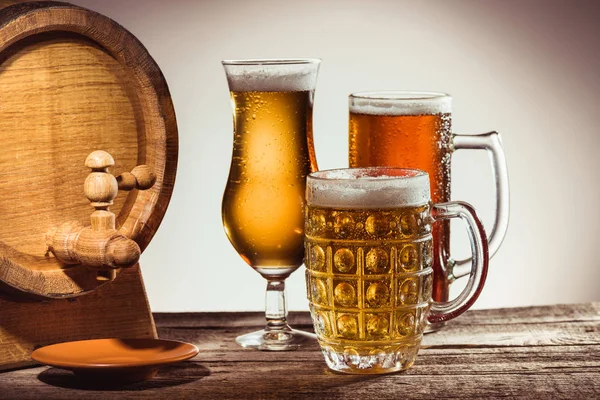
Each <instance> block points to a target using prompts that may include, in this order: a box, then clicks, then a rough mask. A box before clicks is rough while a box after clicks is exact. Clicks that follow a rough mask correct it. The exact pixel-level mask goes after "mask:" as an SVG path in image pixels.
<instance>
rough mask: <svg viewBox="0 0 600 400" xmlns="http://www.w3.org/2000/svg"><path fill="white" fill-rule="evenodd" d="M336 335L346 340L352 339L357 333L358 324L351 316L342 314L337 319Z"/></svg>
mask: <svg viewBox="0 0 600 400" xmlns="http://www.w3.org/2000/svg"><path fill="white" fill-rule="evenodd" d="M337 329H338V333H339V334H340V335H342V336H343V337H345V338H347V339H354V338H355V337H356V336H357V333H358V322H357V321H356V317H355V316H353V315H351V314H342V315H341V316H340V317H339V318H338V319H337Z"/></svg>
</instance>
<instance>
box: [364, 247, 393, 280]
mask: <svg viewBox="0 0 600 400" xmlns="http://www.w3.org/2000/svg"><path fill="white" fill-rule="evenodd" d="M365 261H366V262H365V265H366V268H367V270H368V271H369V272H370V273H372V274H381V273H384V272H386V271H387V269H388V264H389V257H388V255H387V252H386V251H385V250H384V249H382V248H381V247H374V248H372V249H371V250H369V252H368V253H367V257H366V260H365Z"/></svg>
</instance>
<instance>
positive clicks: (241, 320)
mask: <svg viewBox="0 0 600 400" xmlns="http://www.w3.org/2000/svg"><path fill="white" fill-rule="evenodd" d="M154 319H155V320H156V322H157V325H160V326H162V327H189V328H192V327H212V328H227V327H239V326H248V327H250V326H256V327H262V326H264V324H265V314H264V313H263V312H236V313H217V312H201V313H154ZM288 320H289V322H290V325H292V326H303V327H304V326H310V325H312V321H311V320H310V315H309V314H308V313H307V312H305V311H292V312H290V313H289V316H288ZM586 320H590V321H600V302H593V303H584V304H569V305H566V304H565V305H551V306H539V307H519V308H499V309H492V310H471V311H468V312H467V313H465V314H464V315H462V316H461V317H459V318H457V319H455V320H453V321H451V322H449V323H448V325H451V326H456V325H466V326H473V325H481V324H483V325H505V324H514V323H520V324H526V323H540V322H569V321H586Z"/></svg>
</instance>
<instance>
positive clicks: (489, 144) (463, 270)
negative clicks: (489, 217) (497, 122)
mask: <svg viewBox="0 0 600 400" xmlns="http://www.w3.org/2000/svg"><path fill="white" fill-rule="evenodd" d="M452 146H453V150H460V149H483V150H487V151H488V154H489V156H490V161H491V163H492V172H493V174H494V183H495V185H496V215H495V218H494V225H492V231H491V233H490V235H489V236H488V238H489V239H488V242H489V251H490V257H493V256H494V254H496V252H497V251H498V248H500V245H501V244H502V241H503V240H504V236H505V235H506V230H507V229H508V216H509V191H508V169H507V167H506V157H505V156H504V149H503V147H502V141H501V139H500V135H499V134H498V132H488V133H483V134H480V135H457V134H454V135H453V136H452ZM470 263H471V258H466V259H463V260H450V262H449V264H450V265H449V266H448V277H449V279H450V281H453V280H455V279H456V278H460V277H463V276H465V275H468V274H469V272H470V271H471V269H470V268H469V266H468V264H470Z"/></svg>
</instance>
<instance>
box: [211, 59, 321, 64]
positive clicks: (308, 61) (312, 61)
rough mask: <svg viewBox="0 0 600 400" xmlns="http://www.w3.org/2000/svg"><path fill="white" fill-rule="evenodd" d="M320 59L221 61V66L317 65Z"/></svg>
mask: <svg viewBox="0 0 600 400" xmlns="http://www.w3.org/2000/svg"><path fill="white" fill-rule="evenodd" d="M320 62H321V59H320V58H248V59H239V60H223V61H221V64H223V65H244V66H254V65H255V66H261V65H305V64H319V63H320Z"/></svg>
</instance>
